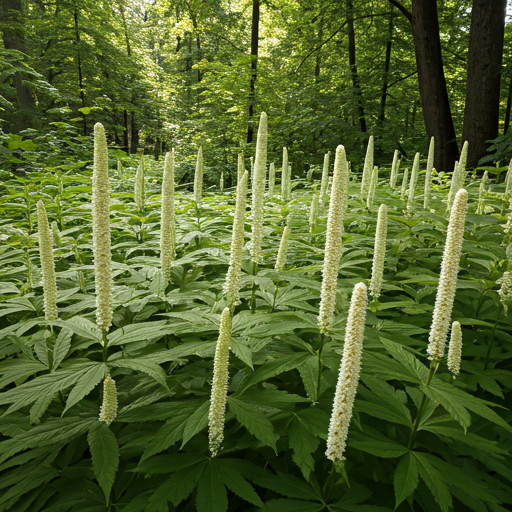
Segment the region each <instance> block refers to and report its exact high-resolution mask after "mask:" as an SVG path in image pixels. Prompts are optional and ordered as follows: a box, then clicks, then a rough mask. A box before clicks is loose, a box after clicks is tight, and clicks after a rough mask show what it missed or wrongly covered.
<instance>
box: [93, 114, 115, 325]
mask: <svg viewBox="0 0 512 512" xmlns="http://www.w3.org/2000/svg"><path fill="white" fill-rule="evenodd" d="M110 243H111V242H110V190H109V183H108V148H107V139H106V137H105V130H104V128H103V125H102V124H100V123H96V124H95V125H94V165H93V174H92V248H93V253H94V277H95V285H96V323H97V324H98V327H100V329H103V330H105V331H108V329H109V327H110V326H111V325H112V270H111V255H110Z"/></svg>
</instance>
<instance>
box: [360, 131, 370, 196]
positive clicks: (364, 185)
mask: <svg viewBox="0 0 512 512" xmlns="http://www.w3.org/2000/svg"><path fill="white" fill-rule="evenodd" d="M372 171H373V135H370V139H369V140H368V147H367V148H366V157H365V159H364V167H363V176H362V178H361V195H362V196H363V197H364V196H368V189H369V188H370V181H371V178H372Z"/></svg>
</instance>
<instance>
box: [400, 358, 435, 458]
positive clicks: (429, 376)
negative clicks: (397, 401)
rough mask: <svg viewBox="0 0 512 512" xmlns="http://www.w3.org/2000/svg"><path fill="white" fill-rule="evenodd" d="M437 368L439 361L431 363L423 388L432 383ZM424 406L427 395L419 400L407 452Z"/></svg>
mask: <svg viewBox="0 0 512 512" xmlns="http://www.w3.org/2000/svg"><path fill="white" fill-rule="evenodd" d="M438 367H439V361H432V362H431V363H430V370H429V372H428V376H427V380H426V381H425V386H429V385H430V382H431V381H432V378H433V377H434V375H435V373H436V371H437V368H438ZM426 404H427V395H425V394H423V398H422V399H421V404H420V406H419V408H418V414H417V415H416V418H415V420H414V424H413V427H412V430H411V435H410V437H409V442H408V443H407V449H408V450H410V449H411V448H412V445H413V443H414V440H415V439H416V434H417V433H418V428H419V426H420V423H421V419H422V416H423V411H424V410H425V405H426Z"/></svg>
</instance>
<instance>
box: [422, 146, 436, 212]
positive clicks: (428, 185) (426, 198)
mask: <svg viewBox="0 0 512 512" xmlns="http://www.w3.org/2000/svg"><path fill="white" fill-rule="evenodd" d="M433 167H434V137H432V138H431V139H430V146H429V148H428V158H427V170H426V171H425V191H424V195H423V208H425V209H427V208H428V207H429V205H430V196H431V193H432V168H433Z"/></svg>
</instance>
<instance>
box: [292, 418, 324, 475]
mask: <svg viewBox="0 0 512 512" xmlns="http://www.w3.org/2000/svg"><path fill="white" fill-rule="evenodd" d="M288 444H289V445H290V448H291V449H292V450H293V455H292V459H293V461H294V462H295V464H297V466H299V468H300V470H301V471H302V474H303V475H304V478H305V479H306V480H309V475H310V474H311V471H313V470H314V469H315V459H314V458H313V455H312V453H313V452H315V450H316V449H317V448H318V445H319V444H320V439H319V438H318V437H316V436H315V435H313V434H312V433H311V432H310V431H309V429H308V428H307V427H306V425H305V423H304V421H303V420H302V419H301V418H300V417H299V416H297V415H294V418H293V420H292V421H291V423H290V426H289V427H288Z"/></svg>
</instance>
